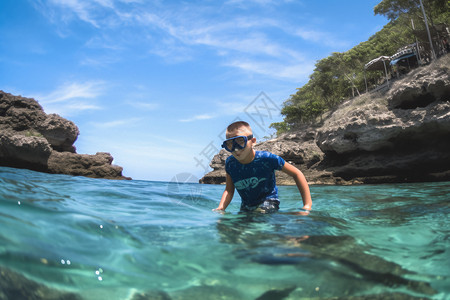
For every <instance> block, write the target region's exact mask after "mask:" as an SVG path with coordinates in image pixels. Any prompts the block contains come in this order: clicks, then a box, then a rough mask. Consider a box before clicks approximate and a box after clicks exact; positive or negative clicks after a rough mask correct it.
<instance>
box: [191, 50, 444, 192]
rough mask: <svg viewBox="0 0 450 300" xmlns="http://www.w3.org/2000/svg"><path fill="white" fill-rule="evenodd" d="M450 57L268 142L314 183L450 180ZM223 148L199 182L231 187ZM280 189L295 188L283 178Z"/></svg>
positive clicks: (266, 147) (264, 146)
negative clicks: (380, 92)
mask: <svg viewBox="0 0 450 300" xmlns="http://www.w3.org/2000/svg"><path fill="white" fill-rule="evenodd" d="M449 69H450V55H446V56H444V57H442V58H441V59H440V60H438V61H435V62H433V63H432V64H430V65H429V66H426V67H422V68H419V69H416V70H414V71H412V72H411V73H410V74H409V75H408V76H406V77H404V78H403V79H401V80H397V81H395V82H393V83H391V87H390V89H389V90H388V91H387V92H385V94H377V93H375V94H371V93H367V94H364V95H362V96H360V97H357V98H354V99H352V100H349V101H347V102H345V103H343V104H342V105H341V106H340V107H338V108H337V109H336V110H335V111H334V112H332V113H331V114H330V115H329V116H328V117H326V118H325V119H324V121H323V123H322V124H320V125H318V126H315V127H314V126H306V125H305V126H303V127H302V128H298V129H297V130H293V131H292V132H290V133H288V134H283V135H281V136H279V137H278V138H276V139H273V140H270V141H265V142H262V143H261V144H259V145H257V146H256V149H257V150H268V151H271V152H273V153H275V154H278V155H280V156H281V157H283V158H284V159H285V160H286V161H289V162H291V163H293V164H294V165H295V166H297V167H298V168H299V169H300V170H301V171H302V172H303V173H304V174H305V176H306V178H307V180H308V181H309V183H311V184H358V183H390V182H417V181H447V180H450V151H449V149H450V72H449ZM226 156H227V154H226V153H225V152H224V150H222V151H221V152H220V153H219V154H217V155H216V156H215V157H214V158H213V159H212V161H211V164H210V166H211V167H212V168H213V171H212V172H210V173H208V174H206V175H205V176H204V177H203V178H202V179H201V180H200V182H201V183H225V170H224V164H225V159H226ZM277 183H278V184H295V183H294V181H293V180H292V179H291V178H290V177H288V176H286V175H285V174H284V173H282V172H277Z"/></svg>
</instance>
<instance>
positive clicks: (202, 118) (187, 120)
mask: <svg viewBox="0 0 450 300" xmlns="http://www.w3.org/2000/svg"><path fill="white" fill-rule="evenodd" d="M213 118H215V116H213V115H209V114H203V115H196V116H193V117H192V118H188V119H182V120H180V122H193V121H199V120H209V119H213Z"/></svg>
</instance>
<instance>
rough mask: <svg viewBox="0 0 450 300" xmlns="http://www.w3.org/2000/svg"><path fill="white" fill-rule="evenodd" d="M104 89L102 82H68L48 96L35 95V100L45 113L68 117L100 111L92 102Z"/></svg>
mask: <svg viewBox="0 0 450 300" xmlns="http://www.w3.org/2000/svg"><path fill="white" fill-rule="evenodd" d="M104 89H105V83H104V82H103V81H87V82H82V83H80V82H69V83H65V84H63V85H62V86H60V87H58V88H56V89H55V90H54V91H52V92H50V93H48V94H45V95H42V94H41V95H39V93H35V94H36V95H38V96H37V97H36V99H37V100H38V102H39V103H40V104H41V105H42V106H43V108H44V110H45V111H46V112H47V113H57V114H60V115H62V116H68V115H74V114H77V113H79V112H81V111H86V110H99V109H102V108H101V107H100V106H99V105H97V104H96V103H95V101H93V100H95V99H96V98H97V97H99V96H100V95H102V94H103V91H104ZM86 99H90V100H89V101H86Z"/></svg>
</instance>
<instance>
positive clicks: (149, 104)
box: [128, 101, 159, 111]
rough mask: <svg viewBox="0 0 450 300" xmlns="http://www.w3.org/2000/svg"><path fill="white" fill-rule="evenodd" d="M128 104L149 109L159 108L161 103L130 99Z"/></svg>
mask: <svg viewBox="0 0 450 300" xmlns="http://www.w3.org/2000/svg"><path fill="white" fill-rule="evenodd" d="M128 105H131V106H133V107H135V108H138V109H141V110H147V111H151V110H156V109H158V108H159V104H158V103H154V102H139V101H137V102H136V101H129V102H128Z"/></svg>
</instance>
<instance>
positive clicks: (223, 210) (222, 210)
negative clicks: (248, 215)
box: [212, 207, 225, 213]
mask: <svg viewBox="0 0 450 300" xmlns="http://www.w3.org/2000/svg"><path fill="white" fill-rule="evenodd" d="M212 211H217V212H220V213H224V212H225V209H223V208H219V207H218V208H214V209H213V210H212Z"/></svg>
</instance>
